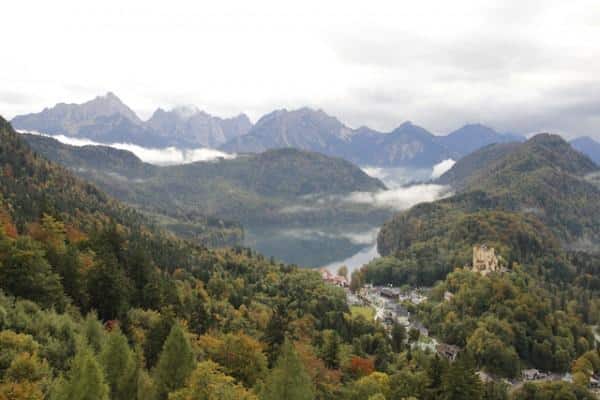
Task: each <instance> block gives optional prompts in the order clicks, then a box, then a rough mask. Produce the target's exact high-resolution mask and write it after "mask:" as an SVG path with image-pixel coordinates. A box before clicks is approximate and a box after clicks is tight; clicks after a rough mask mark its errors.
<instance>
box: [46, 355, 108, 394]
mask: <svg viewBox="0 0 600 400" xmlns="http://www.w3.org/2000/svg"><path fill="white" fill-rule="evenodd" d="M108 393H109V388H108V385H107V384H106V382H105V381H104V371H103V370H102V367H101V366H100V364H99V363H98V361H97V360H96V358H95V357H94V353H93V352H92V351H91V350H90V349H89V348H87V347H83V348H82V349H80V350H79V351H78V353H77V355H76V356H75V358H74V359H73V362H72V363H71V368H70V369H69V371H68V373H67V376H66V377H65V378H61V379H59V381H58V382H57V383H56V384H55V387H54V390H53V391H52V394H51V396H50V399H51V400H73V399H77V400H108V399H109V396H108Z"/></svg>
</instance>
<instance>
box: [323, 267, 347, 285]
mask: <svg viewBox="0 0 600 400" xmlns="http://www.w3.org/2000/svg"><path fill="white" fill-rule="evenodd" d="M319 272H320V273H321V278H322V279H323V281H325V282H326V283H329V284H331V285H335V286H339V287H348V280H347V279H346V278H344V277H343V276H340V275H335V274H332V273H331V271H329V270H328V269H326V268H321V269H320V270H319Z"/></svg>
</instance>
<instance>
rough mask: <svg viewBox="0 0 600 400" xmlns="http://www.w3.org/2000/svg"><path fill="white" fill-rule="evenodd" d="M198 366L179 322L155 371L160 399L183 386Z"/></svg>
mask: <svg viewBox="0 0 600 400" xmlns="http://www.w3.org/2000/svg"><path fill="white" fill-rule="evenodd" d="M195 366H196V357H195V355H194V352H193V351H192V346H191V345H190V342H189V341H188V339H187V337H186V336H185V332H184V331H183V329H182V328H181V326H180V325H179V324H178V323H175V324H174V325H173V328H171V333H169V336H168V337H167V340H166V341H165V344H164V346H163V350H162V352H161V354H160V357H159V359H158V363H157V364H156V369H155V371H154V374H155V381H156V386H157V388H156V389H157V393H158V398H159V399H166V398H167V396H168V394H169V393H170V392H173V391H175V390H176V389H179V388H182V387H183V386H184V385H185V383H186V380H187V378H188V377H189V376H190V374H191V372H192V371H193V370H194V367H195Z"/></svg>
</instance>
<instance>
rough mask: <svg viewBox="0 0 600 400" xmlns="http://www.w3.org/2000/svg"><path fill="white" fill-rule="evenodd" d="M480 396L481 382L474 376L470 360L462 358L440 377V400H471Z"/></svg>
mask: <svg viewBox="0 0 600 400" xmlns="http://www.w3.org/2000/svg"><path fill="white" fill-rule="evenodd" d="M482 396H483V388H482V385H481V380H480V379H479V377H478V376H477V375H476V374H475V369H474V368H473V362H472V361H471V359H470V358H469V357H468V356H463V357H461V358H459V359H458V360H456V361H455V362H454V363H452V364H450V367H449V368H448V369H447V370H446V372H445V373H444V374H443V376H442V399H444V400H472V399H480V398H481V397H482Z"/></svg>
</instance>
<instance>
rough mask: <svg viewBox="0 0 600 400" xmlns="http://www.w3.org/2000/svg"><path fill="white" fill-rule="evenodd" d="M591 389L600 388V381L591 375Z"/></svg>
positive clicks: (589, 385)
mask: <svg viewBox="0 0 600 400" xmlns="http://www.w3.org/2000/svg"><path fill="white" fill-rule="evenodd" d="M588 387H589V388H590V389H600V381H599V380H598V379H596V378H594V377H593V376H592V377H590V383H589V384H588Z"/></svg>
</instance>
